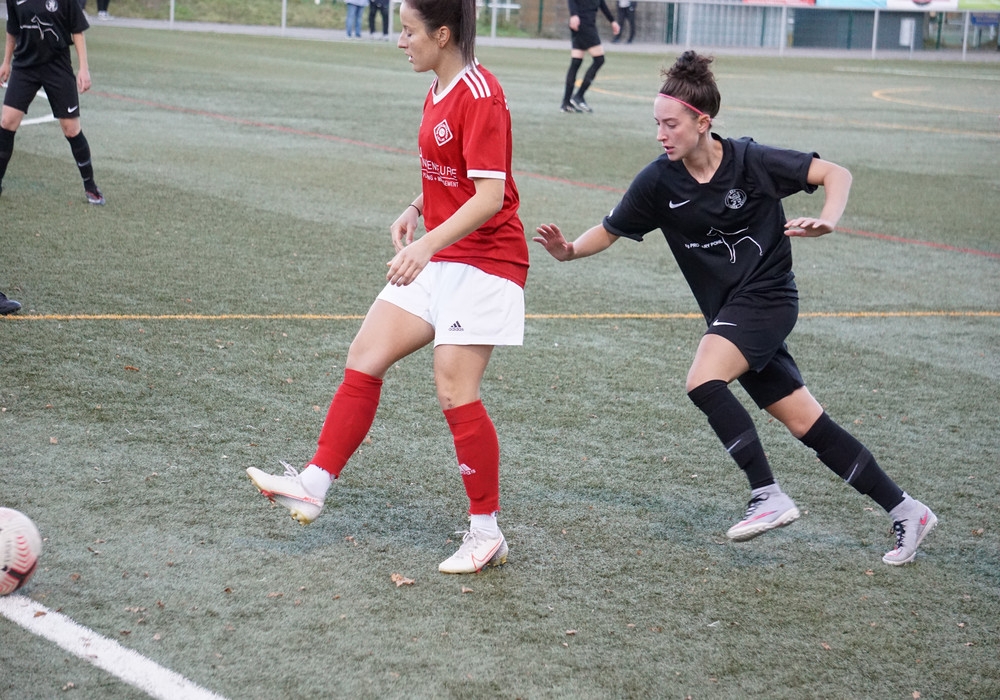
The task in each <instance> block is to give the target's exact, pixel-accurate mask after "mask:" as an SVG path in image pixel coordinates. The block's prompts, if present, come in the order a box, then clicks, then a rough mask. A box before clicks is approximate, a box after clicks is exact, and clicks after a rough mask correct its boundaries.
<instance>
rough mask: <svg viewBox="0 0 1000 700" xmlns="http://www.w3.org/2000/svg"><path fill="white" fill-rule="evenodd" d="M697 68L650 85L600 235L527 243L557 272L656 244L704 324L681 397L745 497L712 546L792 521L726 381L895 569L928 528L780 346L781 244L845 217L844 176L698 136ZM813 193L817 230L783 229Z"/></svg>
mask: <svg viewBox="0 0 1000 700" xmlns="http://www.w3.org/2000/svg"><path fill="white" fill-rule="evenodd" d="M711 61H712V59H711V58H710V57H706V56H700V55H698V54H697V53H695V52H694V51H687V52H685V53H684V54H683V55H682V56H681V57H680V58H678V60H677V62H676V63H674V65H673V66H672V67H671V68H670V69H669V70H667V71H664V77H665V80H664V82H663V84H662V86H661V87H660V92H659V94H658V95H657V97H656V98H655V100H654V102H653V119H654V121H655V123H656V139H657V141H659V143H660V145H661V146H662V147H663V154H662V155H661V156H660V157H659V158H657V159H656V160H654V161H653V162H652V163H650V164H649V165H647V166H646V167H645V168H643V170H642V171H641V172H640V173H639V174H638V175H637V176H636V177H635V179H634V180H633V181H632V184H631V185H629V188H628V190H627V191H626V192H625V194H624V196H623V197H622V199H621V201H620V202H619V203H618V204H617V205H616V206H615V208H614V209H612V211H611V213H610V214H608V215H607V216H605V217H604V219H603V221H602V223H601V224H599V225H597V226H594V227H592V228H590V229H589V230H587V231H586V232H585V233H583V234H582V235H581V236H579V237H578V238H577V239H576V240H575V241H573V242H572V243H570V242H567V240H566V239H565V238H564V237H563V235H562V232H561V231H560V230H559V227H558V226H556V225H555V224H543V225H541V226H539V227H538V228H537V231H538V233H539V237H538V238H535V241H537V242H539V243H541V244H542V245H544V246H545V249H546V250H547V251H548V252H549V253H550V254H552V256H553V257H555V258H556V259H557V260H575V259H577V258H584V257H587V256H590V255H594V254H596V253H600V252H601V251H603V250H606V249H607V248H608V247H610V246H611V245H612V244H614V243H615V242H616V241H618V240H620V239H622V238H629V239H633V240H642V238H643V236H645V235H646V234H647V233H649V232H650V231H653V230H655V229H659V230H660V231H662V232H663V235H664V237H665V238H666V240H667V243H668V245H669V246H670V249H671V252H672V253H673V255H674V258H675V260H676V261H677V264H678V267H679V268H680V270H681V272H682V274H683V275H684V277H685V279H686V280H687V282H688V285H689V286H690V287H691V291H692V292H693V294H694V297H695V299H696V301H697V302H698V306H699V307H700V308H701V312H702V314H703V315H704V317H705V321H706V324H707V328H706V331H705V333H704V334H703V335H702V337H701V341H700V342H699V344H698V349H697V350H696V351H695V356H694V361H693V362H692V363H691V367H690V369H689V370H688V375H687V383H686V389H687V392H688V397H689V398H690V399H691V401H692V402H693V403H694V404H695V406H697V407H698V408H699V409H700V410H701V411H702V412H703V413H704V414H705V416H706V417H707V419H708V424H709V426H710V427H711V428H712V430H713V431H715V434H716V435H717V436H718V438H719V440H720V441H721V442H722V444H723V446H724V447H725V448H726V451H727V452H728V453H729V455H730V457H732V459H733V460H734V461H735V462H736V464H737V466H739V468H740V469H741V470H742V471H743V473H744V475H745V476H746V478H747V481H748V482H749V485H750V501H749V503H748V504H747V507H746V510H745V512H744V515H743V518H742V520H740V521H739V522H737V523H736V524H735V525H733V526H732V527H731V528H729V530H728V531H727V533H726V535H727V536H728V537H729V538H730V539H732V540H735V541H742V540H749V539H752V538H754V537H756V536H757V535H760V534H763V533H764V532H767V531H769V530H772V529H775V528H779V527H783V526H785V525H788V524H790V523H792V522H793V521H795V520H796V519H797V518H798V517H799V510H798V508H797V507H796V506H795V503H794V502H793V501H792V499H791V498H789V497H788V495H787V494H786V493H785V492H784V491H783V490H782V489H781V488H780V487H779V486H778V483H777V481H776V480H775V478H774V475H773V473H772V472H771V466H770V464H769V462H768V459H767V456H766V455H765V452H764V448H763V446H762V445H761V442H760V439H759V437H758V434H757V430H756V428H755V426H754V423H753V419H752V418H751V416H750V414H749V413H748V412H747V410H746V409H745V408H744V407H743V404H742V403H741V402H740V401H739V399H737V398H736V396H735V395H733V393H732V392H731V391H730V389H729V384H730V383H731V382H732V381H733V380H737V381H739V382H740V384H742V385H743V388H744V389H746V391H747V393H748V394H749V395H750V397H751V398H752V399H753V400H754V402H755V403H756V404H757V405H758V407H760V408H761V409H763V410H765V411H767V412H768V413H769V414H771V416H773V417H774V418H776V419H777V420H779V421H781V423H783V424H784V425H785V427H786V428H788V430H789V432H791V434H792V435H793V436H795V437H796V438H797V439H798V440H799V441H801V442H802V443H803V444H804V445H806V446H807V447H809V448H810V449H812V450H814V451H815V453H816V456H817V457H818V458H819V460H820V461H821V462H823V464H825V465H826V466H827V467H829V468H830V469H831V470H832V471H833V472H834V473H835V474H837V475H838V476H840V477H841V478H842V479H844V481H846V482H847V483H848V484H850V485H851V486H853V487H854V488H855V489H856V490H857V491H858V492H859V493H861V494H863V495H866V496H868V497H869V498H871V499H872V500H873V501H875V503H877V504H878V505H879V506H881V507H882V509H884V510H885V511H886V512H887V513H888V514H889V518H890V520H891V521H892V524H893V525H892V527H893V530H894V532H895V536H896V546H895V548H894V549H893V550H892V551H890V552H887V553H886V554H885V555H884V556H883V557H882V561H883V562H885V563H886V564H891V565H900V564H906V563H908V562H911V561H913V559H914V557H915V556H916V553H917V547H918V546H919V545H920V543H921V541H922V540H923V539H924V537H925V536H926V535H927V534H928V533H929V532H930V531H931V530H932V529H934V526H935V525H936V523H937V517H936V516H935V515H934V513H933V512H931V510H930V509H929V508H928V507H927V506H925V505H924V504H923V503H921V502H920V501H918V500H916V499H915V498H913V497H912V496H909V495H907V494H906V493H904V492H903V490H902V489H901V488H900V487H899V486H897V485H896V483H895V482H894V481H893V480H892V479H891V478H889V476H888V475H887V474H886V473H885V472H884V471H882V468H881V467H880V466H879V464H878V462H876V460H875V457H874V456H873V455H872V453H871V452H869V451H868V448H866V447H865V446H864V445H863V444H861V443H860V442H859V441H858V440H857V439H856V438H855V437H854V436H853V435H851V434H850V433H848V432H847V431H846V430H845V429H844V428H842V427H841V426H840V425H838V424H837V423H836V422H834V421H833V419H832V418H831V417H830V416H829V415H827V413H826V411H824V409H823V407H822V406H821V404H820V403H819V402H818V401H817V400H816V399H815V398H813V396H812V394H811V393H810V392H809V390H808V389H807V388H806V386H805V383H804V382H803V380H802V375H801V373H800V372H799V369H798V367H797V366H796V363H795V360H794V359H793V358H792V356H791V354H790V353H789V352H788V348H787V347H786V345H785V338H786V337H787V336H788V334H789V333H791V331H792V328H793V327H794V326H795V322H796V319H797V317H798V290H797V288H796V286H795V281H794V280H795V276H794V274H793V273H792V246H791V238H792V237H818V236H823V235H825V234H828V233H830V232H832V231H833V230H834V227H835V226H836V224H837V222H838V221H839V220H840V217H841V215H842V214H843V213H844V209H845V208H846V206H847V198H848V194H849V192H850V188H851V180H852V178H851V174H850V172H848V171H847V169H846V168H843V167H841V166H839V165H837V164H835V163H832V162H830V161H826V160H822V159H821V158H820V157H819V155H818V154H816V153H804V152H800V151H793V150H790V149H782V148H775V147H771V146H765V145H763V144H758V143H756V142H754V141H753V140H752V139H748V138H743V139H732V138H723V137H721V136H718V135H716V134H714V133H712V131H711V128H712V122H713V120H714V118H715V116H716V115H717V114H718V113H719V106H720V103H721V95H720V94H719V89H718V86H717V84H716V82H715V77H714V75H713V74H712V71H711V70H710V67H709V66H710V63H711ZM819 187H822V188H823V192H824V201H823V207H822V209H821V210H820V213H819V216H818V217H797V218H793V219H787V218H786V217H785V212H784V209H783V207H782V204H781V200H782V199H784V198H785V197H788V196H791V195H793V194H796V193H799V192H806V193H811V192H814V191H815V190H816V189H817V188H819Z"/></svg>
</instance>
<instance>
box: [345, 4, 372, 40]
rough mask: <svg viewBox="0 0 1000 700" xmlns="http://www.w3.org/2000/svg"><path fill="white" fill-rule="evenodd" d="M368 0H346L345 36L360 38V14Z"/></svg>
mask: <svg viewBox="0 0 1000 700" xmlns="http://www.w3.org/2000/svg"><path fill="white" fill-rule="evenodd" d="M367 4H368V0H347V38H348V39H350V38H351V37H352V36H353V37H356V38H358V39H360V38H361V15H362V13H363V11H364V8H365V5H367Z"/></svg>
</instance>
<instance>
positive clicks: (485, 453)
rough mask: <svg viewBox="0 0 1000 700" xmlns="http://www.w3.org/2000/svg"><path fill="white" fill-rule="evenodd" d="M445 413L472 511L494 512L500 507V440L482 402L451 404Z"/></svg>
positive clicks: (472, 512) (470, 510) (483, 513)
mask: <svg viewBox="0 0 1000 700" xmlns="http://www.w3.org/2000/svg"><path fill="white" fill-rule="evenodd" d="M444 417H445V418H446V419H447V420H448V427H449V428H451V434H452V436H453V437H454V439H455V454H456V455H457V456H458V464H459V468H460V469H461V470H462V482H463V483H464V484H465V492H466V493H467V494H468V496H469V513H471V514H473V515H486V514H488V513H495V512H496V511H498V510H499V509H500V443H499V442H498V441H497V431H496V428H495V427H493V421H492V420H490V416H489V414H488V413H486V408H485V407H484V406H483V402H482V401H474V402H473V403H467V404H465V405H464V406H456V407H455V408H449V409H448V410H446V411H445V412H444Z"/></svg>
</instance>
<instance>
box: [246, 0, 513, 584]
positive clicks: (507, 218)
mask: <svg viewBox="0 0 1000 700" xmlns="http://www.w3.org/2000/svg"><path fill="white" fill-rule="evenodd" d="M399 14H400V20H401V22H402V27H403V28H402V32H401V33H400V36H399V42H398V46H399V48H401V49H402V50H403V51H404V52H405V53H406V56H407V58H408V59H409V61H410V63H411V64H412V65H413V69H414V70H415V71H416V72H418V73H424V72H428V71H432V72H433V73H434V75H435V79H434V81H433V83H432V84H431V88H430V90H429V92H428V94H427V98H426V99H425V101H424V111H423V118H422V120H421V124H420V132H419V137H418V144H419V148H420V170H421V175H422V180H423V187H422V192H421V194H420V195H419V196H417V197H416V199H414V200H413V203H412V204H410V205H408V206H407V207H406V209H405V210H404V211H403V212H402V213H401V214H400V215H399V218H397V219H396V221H395V222H394V223H393V224H392V227H391V233H392V242H393V245H394V246H395V249H396V255H395V257H393V258H392V260H390V261H389V263H388V267H389V271H388V274H387V275H386V278H387V280H388V284H387V285H386V287H385V288H384V289H383V290H382V292H381V293H380V294H379V295H378V298H377V299H376V300H375V302H374V304H373V305H372V307H371V309H370V310H369V311H368V314H367V316H366V317H365V320H364V322H363V323H362V325H361V330H360V331H359V332H358V334H357V336H356V337H355V338H354V342H353V343H352V344H351V348H350V350H349V351H348V355H347V364H346V370H345V373H344V380H343V382H342V383H341V385H340V387H339V388H338V389H337V392H336V394H335V395H334V397H333V402H332V404H331V405H330V410H329V412H328V413H327V417H326V421H325V423H324V425H323V429H322V431H321V433H320V436H319V445H318V449H317V451H316V453H315V455H314V456H313V458H312V460H310V462H309V464H308V466H307V467H306V468H305V469H304V470H303V471H302V472H301V473H299V472H298V471H297V470H296V469H295V468H294V467H290V466H289V467H286V472H285V474H284V475H282V476H275V475H270V474H266V473H264V472H262V471H261V470H259V469H256V468H253V467H251V468H250V469H248V470H247V473H248V474H249V475H250V478H251V480H252V481H253V483H254V485H255V486H257V488H258V489H259V490H260V491H261V493H263V494H264V495H265V496H267V497H268V498H270V499H272V500H274V501H277V502H278V503H280V504H282V505H284V506H286V507H287V508H288V509H289V510H290V511H291V514H292V517H293V518H295V519H296V520H298V521H299V522H301V523H303V524H306V523H309V522H311V521H312V520H313V519H314V518H316V516H318V515H319V513H320V510H321V509H322V508H323V504H324V501H325V497H326V493H327V489H328V488H329V486H330V484H331V483H332V480H333V479H336V478H337V477H338V476H339V475H340V472H341V470H342V469H343V467H344V465H345V464H346V463H347V460H348V459H349V458H350V456H351V455H352V454H353V453H354V451H355V450H356V449H357V447H358V445H360V444H361V441H362V440H363V439H364V438H365V436H366V435H367V434H368V430H369V428H370V427H371V424H372V421H373V420H374V417H375V410H376V408H377V406H378V401H379V395H380V391H381V386H382V378H383V376H384V375H385V373H386V371H387V370H388V369H389V367H391V366H392V365H393V364H394V363H395V362H397V361H399V360H400V359H402V358H404V357H406V356H407V355H409V354H411V353H413V352H415V351H416V350H418V349H420V348H422V347H424V346H426V345H428V344H430V343H432V342H433V343H434V381H435V384H436V386H437V396H438V401H439V402H440V404H441V409H442V410H443V411H444V415H445V418H446V420H447V423H448V427H449V428H450V429H451V432H452V436H453V438H454V442H455V450H456V453H457V456H458V465H459V470H460V472H461V476H462V480H463V483H464V485H465V490H466V493H467V495H468V497H469V515H470V527H469V531H468V532H467V533H465V536H464V538H463V542H462V545H461V547H460V548H459V549H458V551H457V552H456V553H455V554H454V555H453V556H451V557H449V558H448V559H447V560H445V561H444V562H442V563H441V564H440V566H439V567H438V569H439V570H440V571H441V572H443V573H455V574H458V573H474V572H476V571H479V570H480V569H482V568H483V567H485V566H489V565H498V564H503V563H504V562H506V559H507V543H506V541H505V539H504V536H503V534H502V533H501V532H500V529H499V528H498V527H497V522H496V514H497V511H498V509H499V507H500V506H499V496H500V479H499V473H500V472H499V467H500V449H499V444H498V441H497V434H496V430H495V428H494V426H493V423H492V421H491V420H490V417H489V415H488V414H487V412H486V409H485V408H484V407H483V403H482V401H481V399H480V384H481V382H482V378H483V374H484V373H485V371H486V366H487V363H488V362H489V359H490V355H491V354H492V352H493V347H494V346H496V345H521V344H522V341H523V336H524V283H525V279H526V277H527V272H528V249H527V244H526V242H525V238H524V227H523V226H522V224H521V221H520V219H519V218H518V214H517V209H518V203H519V198H518V193H517V187H516V186H515V184H514V180H513V178H512V176H511V151H512V149H511V121H510V112H509V110H508V108H507V100H506V98H505V96H504V93H503V89H502V88H501V87H500V83H499V82H497V80H496V78H495V77H494V76H493V74H492V73H490V72H489V71H487V70H486V69H485V68H483V67H482V66H480V65H479V63H478V62H477V61H476V58H475V36H476V25H475V22H476V6H475V0H404V2H403V4H402V5H401V6H400V12H399ZM421 216H422V217H423V219H424V226H425V228H426V230H427V233H426V234H425V235H423V236H422V237H419V238H417V237H416V236H415V233H416V231H417V227H418V224H419V219H420V217H421Z"/></svg>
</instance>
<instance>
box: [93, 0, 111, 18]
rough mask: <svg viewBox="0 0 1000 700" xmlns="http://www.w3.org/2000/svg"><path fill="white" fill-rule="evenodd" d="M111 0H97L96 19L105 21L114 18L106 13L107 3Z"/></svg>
mask: <svg viewBox="0 0 1000 700" xmlns="http://www.w3.org/2000/svg"><path fill="white" fill-rule="evenodd" d="M109 2H111V0H97V19H100V20H104V21H107V20H109V19H114V17H112V16H111V15H109V14H108V3H109Z"/></svg>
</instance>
